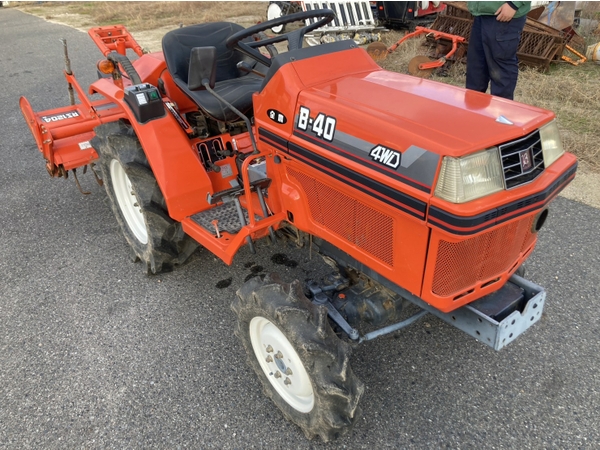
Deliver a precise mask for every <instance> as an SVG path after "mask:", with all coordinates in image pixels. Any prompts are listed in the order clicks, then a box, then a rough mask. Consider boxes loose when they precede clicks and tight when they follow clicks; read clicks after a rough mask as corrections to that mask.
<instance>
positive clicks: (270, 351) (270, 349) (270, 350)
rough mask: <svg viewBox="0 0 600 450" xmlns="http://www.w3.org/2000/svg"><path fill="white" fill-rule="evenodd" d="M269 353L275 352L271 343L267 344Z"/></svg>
mask: <svg viewBox="0 0 600 450" xmlns="http://www.w3.org/2000/svg"><path fill="white" fill-rule="evenodd" d="M266 350H267V353H273V347H271V346H270V345H268V346H267V349H266Z"/></svg>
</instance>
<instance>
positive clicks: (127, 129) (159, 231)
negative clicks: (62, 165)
mask: <svg viewBox="0 0 600 450" xmlns="http://www.w3.org/2000/svg"><path fill="white" fill-rule="evenodd" d="M94 131H95V133H96V136H95V137H94V138H93V139H92V141H91V144H92V146H93V147H94V149H95V150H96V151H97V152H98V156H99V164H98V165H99V167H100V170H101V173H102V179H103V180H104V187H105V189H106V193H107V194H108V198H109V202H110V205H111V208H112V210H113V213H114V214H115V217H116V219H117V222H118V223H119V226H120V227H121V231H122V232H123V235H124V236H125V239H126V240H127V242H128V243H129V245H130V246H131V248H132V249H133V252H134V254H135V257H136V258H139V259H140V260H142V261H143V262H144V263H145V265H146V267H147V271H148V273H153V274H156V273H160V272H168V271H171V270H172V269H173V265H175V264H182V263H183V262H185V260H186V259H187V258H188V257H189V256H190V255H191V254H192V253H193V252H194V250H195V249H196V248H197V243H196V242H195V241H193V240H192V239H191V238H190V237H189V236H187V235H186V234H185V233H184V232H183V229H182V228H181V224H180V223H179V222H176V221H174V220H173V219H171V217H169V214H168V212H167V207H166V202H165V199H164V197H163V195H162V192H161V191H160V187H159V186H158V183H157V181H156V178H155V177H154V174H153V173H152V170H151V169H150V164H149V163H148V160H147V159H146V155H145V153H144V150H143V149H142V146H141V144H140V142H139V140H138V139H137V137H136V136H135V132H134V131H133V129H132V128H131V126H129V125H127V124H126V123H125V122H123V121H119V122H111V123H107V124H104V125H100V126H98V127H96V128H95V129H94Z"/></svg>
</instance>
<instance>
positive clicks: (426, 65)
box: [367, 27, 465, 72]
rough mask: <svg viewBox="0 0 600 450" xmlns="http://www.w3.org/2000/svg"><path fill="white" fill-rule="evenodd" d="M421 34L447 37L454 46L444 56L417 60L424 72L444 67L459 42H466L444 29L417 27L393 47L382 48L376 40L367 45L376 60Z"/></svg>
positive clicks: (437, 37) (418, 68) (420, 69)
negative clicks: (443, 30)
mask: <svg viewBox="0 0 600 450" xmlns="http://www.w3.org/2000/svg"><path fill="white" fill-rule="evenodd" d="M421 34H427V35H428V36H432V37H433V38H434V39H435V40H439V39H447V40H449V41H451V42H452V48H451V49H450V51H449V52H448V53H447V54H446V55H445V56H442V57H441V58H439V59H436V60H435V61H430V60H429V59H428V58H427V59H424V58H423V59H419V60H418V61H417V66H416V67H415V68H416V69H417V70H419V71H422V72H431V71H432V70H433V69H435V68H437V67H442V66H443V65H444V64H445V63H446V61H447V60H448V59H449V58H451V57H452V55H454V53H456V50H457V49H458V44H459V43H463V42H465V38H463V37H461V36H456V35H454V34H448V33H444V32H442V31H437V30H432V29H429V28H424V27H417V28H416V29H415V31H413V32H412V33H408V34H406V35H404V37H402V39H400V40H399V41H398V42H396V43H395V44H394V45H392V46H391V47H389V48H387V49H385V48H381V47H383V45H382V44H381V43H378V42H375V43H373V44H370V45H369V47H367V52H368V53H369V54H370V55H371V56H372V57H373V59H375V60H376V61H379V60H383V59H385V58H386V57H387V55H388V54H390V53H392V52H393V51H394V50H396V49H397V48H398V47H399V46H400V45H401V44H402V43H403V42H404V41H406V40H408V39H411V38H413V37H416V36H419V35H421ZM421 58H422V57H421Z"/></svg>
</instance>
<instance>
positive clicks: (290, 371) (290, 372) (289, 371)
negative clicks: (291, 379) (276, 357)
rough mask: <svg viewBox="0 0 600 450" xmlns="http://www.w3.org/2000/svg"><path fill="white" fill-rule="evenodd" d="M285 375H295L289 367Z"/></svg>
mask: <svg viewBox="0 0 600 450" xmlns="http://www.w3.org/2000/svg"><path fill="white" fill-rule="evenodd" d="M285 374H286V375H293V373H292V369H290V368H289V367H288V368H287V369H285Z"/></svg>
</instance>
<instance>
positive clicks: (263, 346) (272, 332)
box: [250, 316, 315, 413]
mask: <svg viewBox="0 0 600 450" xmlns="http://www.w3.org/2000/svg"><path fill="white" fill-rule="evenodd" d="M250 341H251V342H252V348H253V349H254V354H255V356H256V359H257V360H258V362H259V364H260V367H261V368H262V370H263V372H264V373H265V375H266V377H267V379H268V380H269V382H270V383H271V385H272V386H273V387H274V388H275V390H276V391H277V393H278V394H279V395H280V396H281V398H283V400H285V402H286V403H287V404H288V405H290V406H291V407H292V408H294V409H296V410H297V411H300V412H301V413H307V412H310V411H311V410H312V409H313V407H314V405H315V396H314V393H313V388H312V383H311V382H310V378H309V376H308V373H306V369H305V368H304V364H302V360H301V359H300V357H299V356H298V353H296V350H295V349H294V347H293V346H292V344H291V343H290V341H288V339H287V338H286V337H285V335H284V334H283V333H282V332H281V330H279V328H277V326H275V325H274V324H273V323H272V322H271V321H270V320H268V319H265V318H264V317H260V316H257V317H254V318H253V319H252V320H251V321H250Z"/></svg>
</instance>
